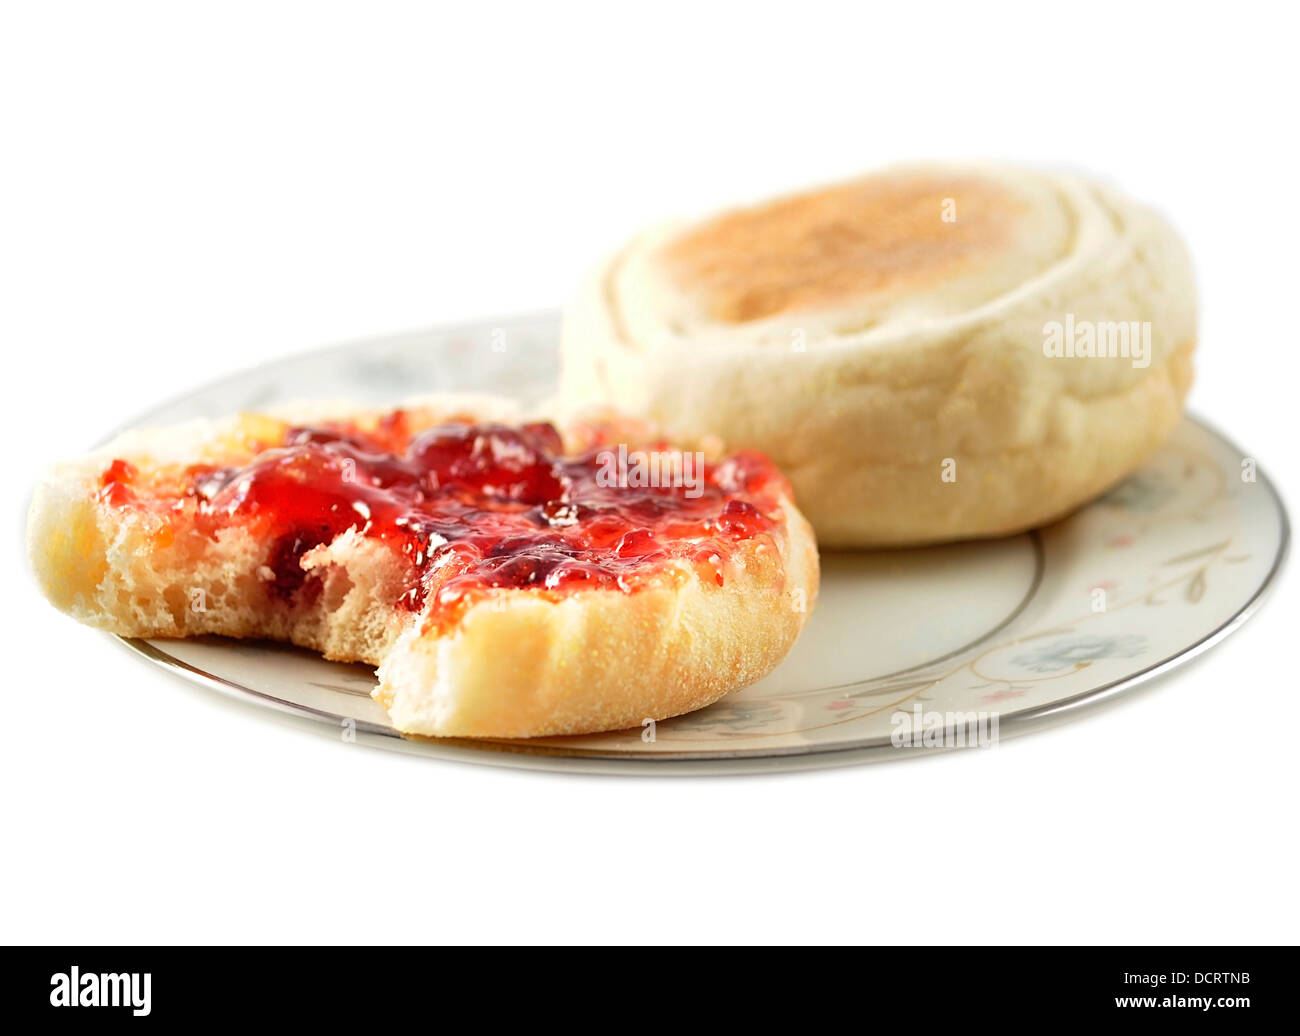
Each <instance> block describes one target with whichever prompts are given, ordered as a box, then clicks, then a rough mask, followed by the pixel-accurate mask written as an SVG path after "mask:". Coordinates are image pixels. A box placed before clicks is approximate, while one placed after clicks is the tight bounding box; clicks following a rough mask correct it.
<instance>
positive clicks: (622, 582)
mask: <svg viewBox="0 0 1300 1036" xmlns="http://www.w3.org/2000/svg"><path fill="white" fill-rule="evenodd" d="M406 424H407V421H406V416H405V415H404V413H403V412H402V411H397V412H395V413H393V414H391V415H389V416H388V417H387V418H385V419H384V420H383V421H381V422H380V423H379V424H378V425H377V426H376V427H375V428H373V429H370V430H362V429H360V428H357V427H355V426H351V425H320V426H315V427H298V428H291V429H289V430H288V432H287V433H286V434H285V436H284V439H283V441H282V442H281V443H280V444H279V445H277V446H274V447H271V448H267V449H263V450H262V451H261V452H259V453H257V454H256V455H255V456H253V458H252V460H251V461H250V462H249V463H247V464H245V465H244V466H242V467H222V468H217V467H211V466H194V467H191V468H188V469H186V471H185V473H184V476H183V478H182V480H181V483H180V486H179V488H173V490H172V491H171V492H162V493H159V492H155V493H152V494H149V497H150V499H152V500H154V501H155V502H156V504H158V505H162V507H163V508H164V509H168V510H170V511H172V512H175V513H176V514H177V516H181V515H184V514H186V513H188V514H190V515H192V520H193V523H194V527H195V528H196V529H198V531H199V532H201V533H203V534H206V535H209V536H213V537H215V536H216V535H217V534H218V533H219V532H220V531H221V530H222V529H224V528H228V527H231V526H235V525H243V526H246V527H249V528H252V529H254V530H255V531H256V533H257V534H258V535H260V536H265V537H266V538H267V540H268V541H269V548H268V551H267V556H266V560H265V568H266V569H268V570H269V572H267V573H265V575H266V579H267V586H268V591H269V592H270V593H271V594H272V595H273V596H275V597H276V598H278V599H280V600H283V601H285V602H287V603H294V602H309V601H310V600H311V599H313V598H314V597H315V595H316V594H318V593H319V592H320V582H319V578H318V577H316V576H312V575H309V573H308V572H306V571H305V570H304V569H303V567H302V564H301V561H302V557H303V555H304V554H306V553H307V552H308V551H309V550H311V549H312V548H313V547H316V546H318V545H320V544H324V543H329V542H330V541H331V540H333V539H334V537H336V536H338V535H339V534H341V533H343V532H346V531H348V530H349V529H353V530H356V531H357V532H358V533H360V534H361V535H363V536H367V537H375V538H377V539H380V540H383V541H385V542H386V543H389V544H391V545H392V547H393V549H394V550H396V551H397V552H399V553H400V554H401V555H402V556H403V557H405V558H406V559H407V561H408V564H409V570H408V577H407V580H406V586H405V590H404V592H403V593H402V596H401V598H400V599H399V601H398V604H399V605H400V606H403V607H406V608H409V609H411V610H419V609H421V608H422V607H423V606H424V604H425V602H426V600H428V598H429V596H430V594H434V595H436V597H435V603H436V608H434V609H433V610H432V611H433V612H435V613H438V614H439V615H446V617H451V613H458V612H459V610H460V608H459V607H458V604H460V605H463V604H464V603H465V602H466V601H468V600H472V599H474V598H476V597H478V596H481V595H482V594H483V593H484V592H485V591H486V590H488V589H490V588H493V587H511V588H520V589H522V588H528V589H534V590H537V591H538V592H541V593H548V592H563V591H568V590H572V589H587V588H599V589H619V590H623V591H625V592H631V591H632V590H634V589H635V588H636V587H637V585H639V584H640V582H641V581H643V579H644V577H645V576H646V575H647V574H650V573H653V572H655V571H656V570H662V568H663V567H664V564H665V563H667V562H670V561H674V560H685V561H687V562H689V563H691V564H694V565H697V566H700V567H701V568H702V570H703V571H704V572H705V573H706V574H707V577H709V578H713V579H715V580H716V581H717V583H718V584H719V585H721V584H722V582H723V561H724V560H725V558H726V557H727V556H728V554H729V552H730V551H731V549H732V548H734V546H735V545H736V544H737V543H739V542H740V541H743V540H749V539H753V538H755V537H760V536H762V537H766V536H768V535H769V534H770V532H771V530H772V529H773V525H774V522H773V518H772V513H773V509H774V507H775V503H776V499H777V496H778V494H780V493H782V492H787V491H788V490H787V487H786V484H785V481H784V479H783V478H782V476H781V475H780V474H779V472H777V471H776V469H775V468H774V467H773V466H772V464H771V462H770V461H768V460H767V458H765V457H764V456H762V455H761V454H757V453H741V454H737V455H735V456H733V457H731V458H729V459H727V460H725V461H721V462H718V463H703V464H701V465H699V467H698V468H696V466H695V464H694V461H695V459H696V458H695V457H694V455H686V456H685V457H684V456H683V455H681V454H675V456H676V459H677V461H678V466H677V468H676V469H675V471H676V477H667V476H665V477H660V478H658V479H653V480H652V481H658V482H661V483H662V482H669V483H670V484H668V485H660V486H640V485H637V482H638V481H645V479H644V478H642V479H640V480H638V479H637V478H635V477H627V476H626V474H624V476H623V477H621V478H616V479H611V478H610V477H609V474H610V471H611V470H612V469H611V463H612V461H613V457H614V451H615V450H616V449H617V447H616V446H611V445H599V444H598V445H596V446H593V447H591V448H589V449H587V450H586V451H585V452H583V453H580V454H577V455H572V456H565V454H564V452H563V445H562V443H561V440H560V436H559V433H558V432H556V430H555V428H554V427H552V426H551V425H549V424H527V425H523V426H520V427H509V426H505V425H498V424H472V423H469V422H449V423H446V424H441V425H438V426H436V427H433V428H428V429H426V430H423V431H418V432H416V433H414V434H411V433H409V432H408V431H407V429H406ZM639 449H642V450H645V451H649V450H659V451H661V452H659V453H658V456H659V457H668V456H672V455H674V454H670V453H668V452H667V451H666V450H665V449H664V448H663V447H662V446H658V447H655V446H645V447H640V448H639ZM642 456H646V454H645V453H643V454H642ZM664 470H665V471H667V470H668V469H667V468H665V469H664ZM683 472H685V473H686V477H682V473H683ZM136 478H137V473H136V471H135V469H134V468H133V467H132V465H130V464H128V463H127V462H125V461H122V460H115V461H113V462H112V464H110V465H109V466H108V468H107V469H106V470H105V471H104V473H103V476H102V478H101V489H100V497H101V499H103V500H105V501H106V502H108V503H110V504H112V505H115V506H121V505H126V504H129V503H132V502H135V501H136V500H138V499H139V497H138V496H137V492H136V487H135V486H133V483H134V481H135V480H136ZM634 487H635V488H634ZM140 492H141V493H144V492H145V490H144V488H143V487H141V488H140ZM168 538H170V537H168Z"/></svg>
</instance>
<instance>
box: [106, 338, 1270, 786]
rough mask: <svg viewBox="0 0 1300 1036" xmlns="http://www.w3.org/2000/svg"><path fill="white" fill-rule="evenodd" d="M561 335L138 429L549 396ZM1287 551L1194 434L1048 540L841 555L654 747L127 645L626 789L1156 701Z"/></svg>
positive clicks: (281, 391) (359, 682)
mask: <svg viewBox="0 0 1300 1036" xmlns="http://www.w3.org/2000/svg"><path fill="white" fill-rule="evenodd" d="M556 329H557V320H556V318H555V317H554V316H553V315H550V314H547V315H543V316H536V317H526V318H515V319H511V320H503V321H499V322H497V323H481V324H475V325H472V326H464V327H456V328H442V329H434V330H430V331H425V332H418V333H414V334H408V335H402V336H398V337H390V338H384V339H379V340H374V341H366V342H359V343H353V344H350V345H345V346H339V347H335V348H330V349H325V350H321V351H318V352H313V353H309V354H307V355H304V356H299V357H294V358H291V359H288V360H283V361H280V362H277V363H273V364H269V365H267V366H264V367H260V368H258V369H256V370H253V371H249V372H247V373H244V374H239V375H235V376H234V377H230V378H226V379H224V380H222V381H219V382H217V383H215V384H212V385H210V386H208V387H206V388H204V389H200V390H199V391H198V392H195V393H193V394H191V395H188V396H186V397H185V398H183V399H179V400H176V401H174V402H172V403H169V404H167V405H165V406H163V407H161V408H159V409H157V410H154V411H152V412H151V413H149V414H146V415H143V416H142V417H141V418H140V422H141V423H157V422H170V421H177V420H183V419H185V418H189V417H196V416H217V415H219V414H223V413H227V412H229V411H233V410H240V409H253V408H257V407H259V406H265V405H266V404H269V403H274V402H278V401H282V400H285V399H302V398H311V397H342V398H348V399H361V400H365V401H372V402H392V401H396V400H398V399H401V398H402V397H404V396H409V395H412V394H414V393H416V392H420V391H428V390H467V391H474V390H477V391H489V392H498V393H508V394H513V395H516V396H519V397H521V398H525V399H528V398H533V399H536V398H541V397H544V396H545V395H546V394H548V393H549V392H550V390H551V388H552V384H553V379H554V352H555V349H554V346H555V337H556ZM1288 538H1289V531H1288V524H1287V518H1286V513H1285V511H1284V509H1283V507H1282V504H1281V501H1280V500H1279V498H1278V496H1277V493H1276V492H1275V490H1274V489H1273V487H1272V486H1271V485H1270V484H1269V482H1268V479H1267V478H1266V477H1265V476H1264V474H1263V472H1262V471H1259V470H1258V468H1257V467H1256V466H1255V465H1254V462H1253V459H1252V458H1250V457H1249V456H1248V455H1244V454H1243V453H1242V452H1241V451H1240V450H1238V449H1237V448H1236V447H1235V446H1233V445H1232V444H1231V443H1229V442H1228V441H1227V440H1226V439H1224V438H1223V437H1222V436H1220V435H1219V434H1218V433H1216V432H1215V431H1214V430H1212V429H1211V428H1209V427H1208V426H1206V425H1205V424H1203V423H1201V422H1198V421H1196V420H1194V419H1188V420H1186V421H1185V422H1184V423H1183V424H1182V426H1181V427H1180V428H1179V429H1178V431H1177V433H1176V434H1175V435H1174V437H1173V439H1172V440H1171V442H1170V443H1169V444H1168V445H1167V446H1166V447H1165V448H1164V449H1163V450H1162V451H1161V452H1160V453H1159V454H1158V455H1157V456H1156V457H1155V458H1154V459H1153V460H1152V461H1151V462H1150V463H1149V464H1148V465H1147V466H1146V467H1145V468H1143V469H1142V470H1141V471H1140V472H1138V473H1137V474H1135V475H1134V476H1133V477H1132V478H1130V479H1129V480H1128V481H1126V482H1124V483H1123V484H1122V485H1120V486H1119V487H1118V488H1116V489H1115V490H1113V491H1112V492H1110V493H1108V494H1107V495H1106V496H1104V497H1102V498H1101V499H1099V500H1097V501H1094V502H1093V503H1092V504H1090V505H1089V506H1087V507H1085V508H1084V509H1082V510H1081V511H1079V512H1078V513H1076V514H1075V515H1073V516H1072V517H1070V518H1069V519H1067V520H1066V521H1063V522H1060V523H1058V524H1056V525H1053V526H1050V527H1048V528H1045V529H1041V530H1039V531H1037V532H1034V533H1030V534H1027V535H1023V536H1015V537H1011V538H1009V539H1003V540H995V541H986V542H978V543H964V544H955V545H951V546H944V547H933V548H926V549H919V550H904V551H887V552H879V553H858V554H847V553H846V554H834V553H832V554H824V555H823V558H822V565H823V569H822V593H821V598H820V601H819V603H818V606H817V609H816V611H815V613H814V614H813V615H812V617H811V619H810V621H809V624H808V627H807V629H806V631H805V632H804V634H803V636H802V637H801V638H800V640H799V642H798V644H797V645H796V646H795V648H794V651H793V652H792V653H791V654H790V657H789V658H788V659H786V661H785V662H784V663H783V664H782V665H781V666H780V667H778V668H777V669H776V671H775V672H773V673H772V674H771V675H770V676H768V677H767V678H766V679H763V680H761V681H759V682H758V683H756V684H753V685H751V686H750V687H747V688H745V689H743V690H741V691H738V692H737V693H735V694H733V695H731V696H729V697H728V698H726V699H724V700H723V701H721V702H719V703H718V704H716V705H714V706H712V707H711V708H707V709H704V710H702V711H700V712H697V713H694V714H692V715H689V716H683V717H680V718H678V719H674V720H666V721H664V722H661V723H659V724H657V725H656V726H655V727H654V729H653V730H650V729H649V728H647V729H637V730H632V731H622V732H617V733H611V734H596V735H588V736H584V737H569V738H546V739H541V740H534V741H522V742H479V741H435V740H425V739H419V740H417V739H407V738H403V737H401V736H400V735H398V734H397V733H396V731H394V730H393V729H392V727H391V726H390V725H389V724H388V721H387V719H386V717H385V714H384V711H383V709H381V708H380V707H379V706H378V705H376V704H375V703H374V702H372V701H371V699H370V697H369V693H370V689H371V688H372V687H373V686H374V683H375V680H374V675H373V672H372V670H370V669H369V668H367V667H365V666H359V665H356V666H349V665H341V664H338V663H332V662H326V661H324V660H322V659H321V658H319V657H317V656H316V655H314V654H312V653H310V652H306V651H301V650H298V649H295V648H290V647H285V646H280V645H274V644H263V643H254V642H238V641H225V640H219V639H200V640H192V641H162V640H158V641H125V643H127V644H129V645H130V646H131V647H132V648H133V649H134V650H136V651H138V652H139V653H140V654H142V655H143V656H145V657H147V658H149V659H150V660H152V661H154V662H158V663H160V664H163V665H165V666H168V667H170V668H171V669H172V670H173V671H175V672H178V673H180V674H182V675H184V676H186V677H189V678H191V679H193V680H195V681H197V682H199V683H202V684H205V685H207V686H210V687H215V688H218V689H220V690H222V691H226V692H228V693H231V694H234V695H236V696H239V697H242V698H244V699H246V700H248V701H252V702H257V703H259V704H262V705H267V706H271V707H274V708H278V709H281V710H283V711H287V712H290V713H292V714H295V715H298V716H301V717H306V718H309V719H312V720H315V721H317V722H319V723H320V724H322V725H325V726H324V729H329V728H332V730H333V733H334V735H335V736H341V737H344V738H345V739H352V738H355V739H356V740H358V741H366V742H371V743H375V744H381V745H386V746H389V747H396V748H404V749H407V750H411V751H417V752H423V753H426V754H428V755H434V756H442V757H448V758H457V759H463V760H470V761H474V762H486V763H496V764H504V765H514V766H526V767H540V768H547V769H580V770H582V769H585V770H601V771H615V772H625V773H626V772H631V773H643V772H647V771H648V772H653V773H701V772H706V773H713V772H729V771H734V770H754V769H782V768H803V767H811V766H822V765H833V764H839V763H848V762H857V761H861V760H864V759H870V758H877V759H879V758H900V757H907V756H910V755H915V754H918V753H917V752H915V751H914V750H912V749H910V748H903V749H900V748H897V747H895V745H894V742H893V740H891V735H892V734H895V733H896V732H898V731H900V730H901V729H903V728H902V727H901V721H900V720H899V719H898V718H897V717H898V714H899V713H900V711H901V712H906V713H910V714H911V715H912V716H915V715H916V713H915V710H916V709H917V708H918V707H919V708H920V709H921V711H922V714H923V715H924V714H942V715H943V716H945V717H947V716H948V714H950V713H951V714H953V717H960V716H965V715H968V714H971V713H975V714H977V715H978V714H984V715H985V716H989V715H993V714H996V716H997V732H998V735H999V736H1001V737H1006V736H1009V735H1011V734H1017V733H1022V732H1024V731H1027V730H1031V729H1034V728H1036V727H1038V726H1041V725H1044V724H1046V723H1049V722H1051V721H1053V720H1056V719H1059V718H1063V717H1066V716H1069V715H1072V714H1073V713H1075V712H1076V711H1077V710H1078V709H1079V708H1080V707H1082V706H1086V705H1091V704H1094V703H1097V702H1100V701H1103V700H1105V699H1107V698H1110V697H1112V696H1114V695H1116V694H1119V693H1121V692H1124V691H1127V690H1130V689H1132V688H1134V687H1137V686H1138V685H1140V684H1142V683H1144V682H1145V681H1147V680H1149V679H1150V678H1152V677H1154V676H1157V675H1159V674H1161V673H1164V672H1166V671H1168V670H1169V669H1171V668H1173V667H1174V666H1176V665H1178V664H1180V663H1182V662H1184V661H1186V660H1188V659H1189V658H1191V657H1192V656H1194V655H1195V654H1197V653H1198V652H1199V651H1201V650H1204V649H1205V648H1207V647H1209V646H1210V645H1212V644H1214V643H1215V642H1217V641H1218V640H1220V639H1221V638H1223V637H1224V636H1226V635H1227V634H1228V633H1229V632H1231V631H1232V630H1233V629H1234V628H1236V627H1237V626H1238V625H1239V624H1240V623H1241V622H1242V621H1244V619H1245V618H1246V617H1247V616H1248V615H1250V613H1251V612H1252V611H1253V610H1254V608H1255V607H1256V606H1257V605H1258V604H1259V601H1260V599H1261V596H1262V594H1263V592H1264V591H1265V589H1266V588H1267V587H1268V585H1269V583H1270V582H1271V581H1272V580H1273V578H1274V577H1275V575H1276V574H1277V571H1278V569H1279V567H1280V566H1281V564H1282V561H1283V558H1284V557H1285V554H1286V549H1287V542H1288ZM1168 693H1177V691H1176V688H1171V689H1170V691H1169V692H1168ZM959 722H960V720H958V719H954V726H953V727H952V728H951V729H949V730H948V734H949V743H950V742H951V734H952V733H953V732H954V731H955V729H956V724H958V723H959ZM980 729H981V730H988V729H989V728H988V726H987V724H986V726H985V727H981V728H980ZM651 737H653V739H651Z"/></svg>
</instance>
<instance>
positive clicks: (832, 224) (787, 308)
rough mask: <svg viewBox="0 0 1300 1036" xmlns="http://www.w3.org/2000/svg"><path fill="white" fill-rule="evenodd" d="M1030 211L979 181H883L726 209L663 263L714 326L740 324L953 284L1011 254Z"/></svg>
mask: <svg viewBox="0 0 1300 1036" xmlns="http://www.w3.org/2000/svg"><path fill="white" fill-rule="evenodd" d="M1025 208H1026V205H1025V203H1024V202H1023V201H1022V200H1021V199H1019V198H1017V197H1016V196H1015V195H1013V194H1011V193H1010V192H1009V191H1007V190H1005V189H1004V188H1003V187H1001V186H999V185H998V184H996V183H994V182H992V181H991V180H988V179H984V178H980V177H977V176H962V177H952V176H945V177H938V176H934V175H926V174H905V173H888V174H881V175H878V176H873V177H868V178H865V179H860V180H854V181H852V182H850V183H845V184H839V185H836V186H834V187H828V188H824V189H822V190H818V191H813V192H810V193H806V194H799V195H794V196H791V197H786V198H781V199H778V200H775V201H771V202H767V203H765V204H762V205H758V206H755V207H753V208H747V209H741V210H738V211H735V212H731V213H727V214H725V215H723V216H720V217H718V218H715V219H713V220H711V221H709V222H707V223H704V224H702V225H700V226H698V227H696V228H693V229H692V230H690V231H688V232H687V233H686V234H684V235H683V236H681V237H679V238H677V239H675V240H674V241H672V242H671V243H670V244H669V245H668V247H667V248H666V250H665V253H664V256H663V260H664V264H665V268H666V269H667V271H668V273H669V276H670V277H671V278H672V280H673V281H674V283H675V285H676V286H677V287H678V288H679V289H680V290H681V291H683V292H684V293H686V294H689V295H692V296H694V297H695V298H696V299H697V300H698V301H699V302H700V304H701V305H702V306H703V307H704V308H705V309H706V310H707V311H708V312H709V314H710V315H711V316H712V317H713V318H714V319H715V320H720V321H723V322H725V323H731V324H740V323H746V322H748V321H751V320H761V319H764V318H766V317H771V316H777V315H780V314H784V313H796V312H801V311H807V310H813V309H821V308H834V307H836V306H838V305H840V304H843V303H847V302H850V301H852V300H855V299H860V298H861V297H862V296H863V295H873V294H878V293H885V292H896V291H900V290H906V289H908V288H911V287H916V286H918V285H925V284H927V283H931V282H936V281H942V280H944V279H945V278H950V277H952V276H953V275H955V274H957V273H960V272H961V271H962V270H964V269H966V268H969V267H973V266H978V265H979V264H980V263H983V262H987V261H988V259H989V257H990V256H992V255H994V254H995V253H997V252H999V251H1001V250H1003V249H1005V248H1006V247H1008V246H1009V244H1010V242H1011V240H1012V238H1013V236H1014V235H1013V233H1012V229H1013V228H1014V227H1015V225H1016V222H1017V220H1018V218H1019V217H1020V216H1021V215H1022V213H1023V212H1024V210H1025ZM945 216H946V217H947V218H945Z"/></svg>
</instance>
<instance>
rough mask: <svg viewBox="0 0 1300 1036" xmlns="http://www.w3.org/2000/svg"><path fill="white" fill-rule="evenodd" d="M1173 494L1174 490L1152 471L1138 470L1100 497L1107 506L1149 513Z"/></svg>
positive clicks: (1161, 505)
mask: <svg viewBox="0 0 1300 1036" xmlns="http://www.w3.org/2000/svg"><path fill="white" fill-rule="evenodd" d="M1173 496H1174V491H1173V490H1172V489H1171V488H1170V487H1169V486H1167V485H1165V483H1164V482H1162V481H1161V479H1160V477H1159V476H1158V475H1156V474H1154V473H1152V472H1139V473H1138V474H1136V475H1133V476H1132V477H1131V478H1127V479H1125V480H1124V481H1123V482H1121V483H1120V484H1119V485H1117V486H1116V487H1115V488H1114V489H1112V490H1111V491H1110V492H1109V493H1107V494H1106V495H1105V496H1103V497H1102V498H1101V502H1102V503H1103V504H1105V505H1106V506H1107V507H1118V508H1119V509H1120V510H1123V511H1133V512H1135V513H1138V514H1150V513H1151V512H1152V511H1158V510H1160V508H1162V507H1163V506H1164V505H1165V504H1166V503H1168V502H1169V500H1170V499H1171V498H1172V497H1173Z"/></svg>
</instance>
